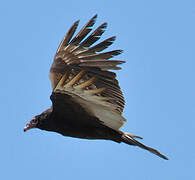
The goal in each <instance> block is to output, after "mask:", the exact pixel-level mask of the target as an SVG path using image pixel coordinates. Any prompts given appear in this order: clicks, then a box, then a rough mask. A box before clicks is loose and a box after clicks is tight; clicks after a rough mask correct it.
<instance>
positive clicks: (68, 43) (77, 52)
mask: <svg viewBox="0 0 195 180" xmlns="http://www.w3.org/2000/svg"><path fill="white" fill-rule="evenodd" d="M96 18H97V15H95V16H94V17H93V18H92V19H90V20H89V22H88V23H87V24H86V25H85V26H84V27H83V28H82V29H81V30H80V31H79V32H78V34H77V35H76V36H75V37H73V35H74V33H75V31H76V29H77V26H78V23H79V21H76V22H75V23H74V24H73V25H72V26H71V28H70V29H69V31H68V32H67V34H66V35H65V37H64V39H63V40H62V42H61V43H60V45H59V47H58V49H57V52H56V55H55V57H54V62H53V64H52V67H51V69H50V79H51V83H52V88H53V90H54V89H56V86H57V84H58V82H59V81H60V79H61V78H62V77H63V76H66V78H67V79H66V78H65V79H66V80H67V82H68V81H70V82H72V84H71V86H72V85H75V84H74V83H81V82H89V81H91V79H93V78H95V79H96V80H95V81H93V83H90V84H89V85H83V87H82V88H81V89H85V90H91V92H92V90H94V91H95V92H96V91H97V90H98V95H97V96H101V98H105V99H107V98H108V100H107V102H108V103H109V104H111V105H113V107H115V110H116V111H117V112H118V113H119V114H121V113H122V111H123V108H124V104H125V102H124V97H123V94H122V92H121V90H120V87H119V84H118V81H117V80H116V74H115V73H114V72H110V71H109V70H113V69H114V70H117V69H120V67H118V66H117V65H119V64H121V63H124V61H121V60H110V58H112V57H114V56H116V55H119V54H120V53H121V52H122V51H121V50H114V51H109V52H101V51H103V50H104V49H106V48H107V47H108V46H110V45H111V44H112V43H113V42H114V40H115V37H114V36H113V37H111V38H108V39H106V40H104V41H102V42H100V43H99V44H96V45H93V44H94V43H95V42H96V41H97V40H99V39H100V36H101V35H102V34H103V33H104V31H105V28H106V26H107V23H103V24H102V25H101V26H99V27H98V28H97V29H96V30H94V31H93V32H92V33H91V34H90V35H89V36H88V37H87V35H88V34H89V33H90V31H91V30H92V26H93V25H94V24H95V20H96ZM92 45H93V46H92ZM100 52H101V53H100ZM83 69H84V70H85V73H84V75H83V76H82V78H81V79H80V80H79V82H74V77H75V76H76V75H77V74H78V73H80V72H83V71H82V70H83ZM103 89H104V90H103ZM96 93H97V92H96ZM85 100H86V101H87V99H86V98H85Z"/></svg>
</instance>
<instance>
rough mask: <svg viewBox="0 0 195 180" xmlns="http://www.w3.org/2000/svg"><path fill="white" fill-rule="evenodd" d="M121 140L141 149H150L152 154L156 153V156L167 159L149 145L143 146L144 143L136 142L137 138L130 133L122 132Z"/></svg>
mask: <svg viewBox="0 0 195 180" xmlns="http://www.w3.org/2000/svg"><path fill="white" fill-rule="evenodd" d="M122 141H123V142H124V143H126V144H129V145H135V146H139V147H140V148H142V149H146V150H148V151H150V152H151V153H153V154H156V155H157V156H159V157H161V158H163V159H166V160H168V158H167V157H166V156H164V155H162V154H161V153H160V152H158V151H157V150H156V149H153V148H151V147H148V146H145V145H144V144H142V143H140V142H138V141H137V140H135V139H134V138H133V137H132V136H131V135H130V134H123V135H122Z"/></svg>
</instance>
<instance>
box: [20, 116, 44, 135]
mask: <svg viewBox="0 0 195 180" xmlns="http://www.w3.org/2000/svg"><path fill="white" fill-rule="evenodd" d="M40 116H41V115H38V116H35V117H34V118H32V120H30V121H29V122H28V123H27V124H26V126H25V127H24V132H25V131H27V130H29V129H32V128H37V126H38V123H39V119H40Z"/></svg>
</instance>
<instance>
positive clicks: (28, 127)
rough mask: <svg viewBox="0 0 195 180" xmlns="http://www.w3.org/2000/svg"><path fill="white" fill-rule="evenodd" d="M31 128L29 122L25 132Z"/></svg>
mask: <svg viewBox="0 0 195 180" xmlns="http://www.w3.org/2000/svg"><path fill="white" fill-rule="evenodd" d="M29 129H31V127H30V125H29V124H27V125H26V126H25V127H24V132H26V131H27V130H29Z"/></svg>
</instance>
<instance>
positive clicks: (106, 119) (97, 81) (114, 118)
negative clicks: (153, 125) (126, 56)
mask: <svg viewBox="0 0 195 180" xmlns="http://www.w3.org/2000/svg"><path fill="white" fill-rule="evenodd" d="M96 18H97V15H95V16H94V17H92V18H91V19H90V20H89V22H87V24H85V25H84V26H83V28H82V29H81V30H80V31H79V32H78V34H77V35H76V36H74V33H75V31H76V29H77V27H78V24H79V21H76V22H75V23H74V24H73V25H72V26H71V27H70V29H69V30H68V32H67V34H66V35H65V37H64V38H63V40H62V41H61V43H60V45H59V47H58V49H57V51H56V54H55V57H54V61H53V64H52V66H51V69H50V80H51V84H52V89H53V90H52V94H51V96H50V99H51V101H52V106H51V107H50V108H49V109H47V110H46V111H44V112H42V113H41V114H40V115H37V116H35V117H34V118H33V119H32V120H31V121H29V122H28V123H27V124H26V126H25V127H24V131H27V130H29V129H32V128H39V129H41V130H47V131H53V132H57V133H60V134H62V135H64V136H71V137H76V138H84V139H104V140H112V141H115V142H117V143H121V142H123V143H126V144H129V145H133V146H138V147H140V148H143V149H146V150H148V151H150V152H151V153H153V154H156V155H157V156H160V157H161V158H164V159H168V158H167V157H166V156H164V155H162V154H161V153H160V152H158V151H157V150H155V149H153V148H151V147H148V146H145V145H143V144H142V143H140V142H138V141H137V140H136V139H139V138H140V139H141V137H140V136H136V135H133V134H131V133H126V132H122V131H121V130H120V128H121V127H122V126H123V124H124V123H125V122H126V119H125V118H124V117H123V116H122V113H123V109H124V105H125V101H124V97H123V94H122V91H121V89H120V87H119V83H118V81H117V79H116V74H115V73H114V72H112V71H110V70H118V69H121V68H120V67H119V66H118V65H120V64H122V63H124V62H125V61H122V60H115V59H114V60H110V59H111V58H113V57H115V56H117V55H119V54H121V53H122V50H113V51H109V52H102V51H103V50H105V49H106V48H107V47H109V46H110V45H111V44H112V43H113V42H114V40H115V36H113V37H110V38H108V39H106V40H104V41H102V42H100V43H98V44H96V45H94V43H96V41H98V40H99V39H100V37H101V35H102V34H103V33H104V31H105V29H106V27H107V23H103V24H102V25H100V26H99V27H98V28H97V29H95V30H94V31H93V32H92V33H90V32H91V31H92V26H93V25H94V24H95V21H96ZM89 33H90V35H89ZM73 36H74V37H73Z"/></svg>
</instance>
